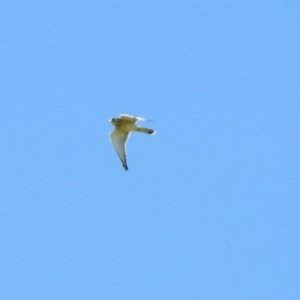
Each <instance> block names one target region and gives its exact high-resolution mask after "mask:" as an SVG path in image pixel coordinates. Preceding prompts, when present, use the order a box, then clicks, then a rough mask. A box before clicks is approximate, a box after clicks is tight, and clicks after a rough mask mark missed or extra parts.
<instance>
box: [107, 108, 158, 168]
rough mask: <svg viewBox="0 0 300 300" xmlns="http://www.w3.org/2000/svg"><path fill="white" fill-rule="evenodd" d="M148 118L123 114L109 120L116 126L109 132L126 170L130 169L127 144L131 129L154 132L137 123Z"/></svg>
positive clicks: (148, 132)
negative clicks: (127, 158)
mask: <svg viewBox="0 0 300 300" xmlns="http://www.w3.org/2000/svg"><path fill="white" fill-rule="evenodd" d="M145 120H146V119H143V118H139V117H134V116H129V115H124V114H121V115H120V117H119V118H112V119H110V120H109V122H110V123H112V124H113V125H114V126H115V129H114V130H113V131H112V132H111V133H110V134H109V136H110V140H111V142H112V144H113V146H114V148H115V150H116V152H117V154H118V156H119V158H120V160H121V162H122V165H123V167H124V169H125V171H127V170H128V165H127V160H126V150H125V145H126V142H127V140H128V138H129V136H130V132H131V131H137V132H141V133H147V134H154V133H155V130H153V129H149V128H144V127H140V126H138V125H135V123H136V122H137V121H145Z"/></svg>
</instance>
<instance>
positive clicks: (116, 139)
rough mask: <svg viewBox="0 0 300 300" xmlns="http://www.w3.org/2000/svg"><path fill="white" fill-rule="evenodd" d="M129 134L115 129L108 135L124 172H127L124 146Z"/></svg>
mask: <svg viewBox="0 0 300 300" xmlns="http://www.w3.org/2000/svg"><path fill="white" fill-rule="evenodd" d="M128 136H129V132H125V131H122V130H120V129H117V128H115V130H113V131H112V132H111V133H110V140H111V142H112V144H113V146H114V148H115V150H116V152H117V154H118V156H119V158H120V160H121V162H122V165H123V167H124V169H125V171H127V170H128V166H127V161H126V152H125V144H126V141H127V139H128Z"/></svg>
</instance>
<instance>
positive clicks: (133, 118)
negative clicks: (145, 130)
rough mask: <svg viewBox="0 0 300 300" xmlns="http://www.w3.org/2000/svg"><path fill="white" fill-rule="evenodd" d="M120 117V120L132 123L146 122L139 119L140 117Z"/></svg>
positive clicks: (122, 115)
mask: <svg viewBox="0 0 300 300" xmlns="http://www.w3.org/2000/svg"><path fill="white" fill-rule="evenodd" d="M120 116H121V119H123V120H126V121H129V122H132V123H135V122H136V121H138V120H139V121H146V119H143V118H140V117H134V116H129V115H124V114H121V115H120Z"/></svg>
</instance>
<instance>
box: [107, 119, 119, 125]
mask: <svg viewBox="0 0 300 300" xmlns="http://www.w3.org/2000/svg"><path fill="white" fill-rule="evenodd" d="M117 121H118V118H112V119H110V120H109V122H110V123H112V124H116V123H117Z"/></svg>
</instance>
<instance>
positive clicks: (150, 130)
mask: <svg viewBox="0 0 300 300" xmlns="http://www.w3.org/2000/svg"><path fill="white" fill-rule="evenodd" d="M136 131H138V132H143V133H147V134H154V133H155V130H153V129H149V128H145V127H139V126H138V127H137V128H136Z"/></svg>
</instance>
